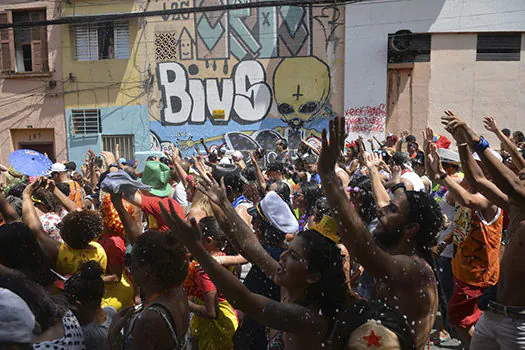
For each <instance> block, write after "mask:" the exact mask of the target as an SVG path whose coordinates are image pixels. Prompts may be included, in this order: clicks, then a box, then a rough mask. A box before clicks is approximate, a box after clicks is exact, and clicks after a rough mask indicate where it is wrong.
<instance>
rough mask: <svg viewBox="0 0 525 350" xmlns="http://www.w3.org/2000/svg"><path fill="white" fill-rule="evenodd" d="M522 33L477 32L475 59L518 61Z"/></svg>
mask: <svg viewBox="0 0 525 350" xmlns="http://www.w3.org/2000/svg"><path fill="white" fill-rule="evenodd" d="M521 36H522V33H487V34H478V45H477V49H476V61H519V60H520V58H521Z"/></svg>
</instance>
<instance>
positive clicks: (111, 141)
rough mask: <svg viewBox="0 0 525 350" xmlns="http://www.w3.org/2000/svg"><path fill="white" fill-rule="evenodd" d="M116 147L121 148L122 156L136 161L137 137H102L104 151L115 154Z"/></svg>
mask: <svg viewBox="0 0 525 350" xmlns="http://www.w3.org/2000/svg"><path fill="white" fill-rule="evenodd" d="M115 145H118V147H119V153H120V156H121V157H123V158H125V159H127V160H131V159H135V137H134V136H133V135H102V150H104V151H108V152H113V151H114V149H115Z"/></svg>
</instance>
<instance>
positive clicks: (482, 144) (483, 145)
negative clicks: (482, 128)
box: [472, 137, 490, 153]
mask: <svg viewBox="0 0 525 350" xmlns="http://www.w3.org/2000/svg"><path fill="white" fill-rule="evenodd" d="M489 147H490V145H489V142H488V141H487V140H485V138H483V137H480V138H479V142H478V143H477V144H475V145H474V146H472V152H476V153H481V152H483V151H484V150H486V149H487V148H489Z"/></svg>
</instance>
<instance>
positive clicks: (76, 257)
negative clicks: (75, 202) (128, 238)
mask: <svg viewBox="0 0 525 350" xmlns="http://www.w3.org/2000/svg"><path fill="white" fill-rule="evenodd" d="M50 185H52V184H51V182H50V181H49V180H47V179H45V178H44V177H39V178H38V179H36V180H35V181H33V182H32V183H30V184H29V185H28V186H27V187H26V188H25V190H24V193H23V194H22V217H23V221H24V223H25V224H26V225H27V226H28V227H29V228H30V229H31V231H32V232H33V234H34V235H35V237H36V239H37V240H38V242H39V244H40V246H41V247H42V250H43V251H44V253H45V255H46V257H47V259H48V260H49V261H50V262H51V268H54V269H55V270H56V271H57V272H58V273H59V274H62V275H71V274H74V273H76V272H79V271H80V268H81V266H82V264H83V263H85V262H87V261H89V260H94V261H96V262H97V263H99V264H100V266H101V267H102V269H103V270H104V271H105V270H106V265H107V256H106V253H105V251H104V248H102V246H101V245H100V244H98V243H97V242H95V241H96V240H97V238H98V236H99V235H100V233H101V232H102V218H101V217H100V214H99V213H98V212H96V211H92V210H82V211H78V210H77V211H72V212H70V213H68V214H67V215H66V216H65V217H64V218H63V219H62V222H61V223H60V232H61V236H62V239H63V241H64V242H63V243H60V242H58V241H56V240H55V239H53V238H51V237H50V236H49V235H48V234H47V233H46V231H44V229H43V227H42V224H41V222H40V219H39V218H38V215H37V212H36V209H35V205H34V202H33V196H34V194H35V192H36V191H37V190H38V189H39V188H41V187H46V186H50Z"/></svg>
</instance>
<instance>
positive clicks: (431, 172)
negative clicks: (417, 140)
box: [425, 143, 446, 182]
mask: <svg viewBox="0 0 525 350" xmlns="http://www.w3.org/2000/svg"><path fill="white" fill-rule="evenodd" d="M429 149H430V153H429V154H428V155H427V162H425V164H427V163H428V166H427V173H428V174H427V175H428V176H429V177H430V179H431V180H432V181H434V182H439V180H440V176H441V175H444V174H446V171H445V169H444V168H443V164H441V158H440V157H439V154H438V151H437V149H438V147H437V146H436V144H435V143H431V144H430V147H429Z"/></svg>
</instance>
